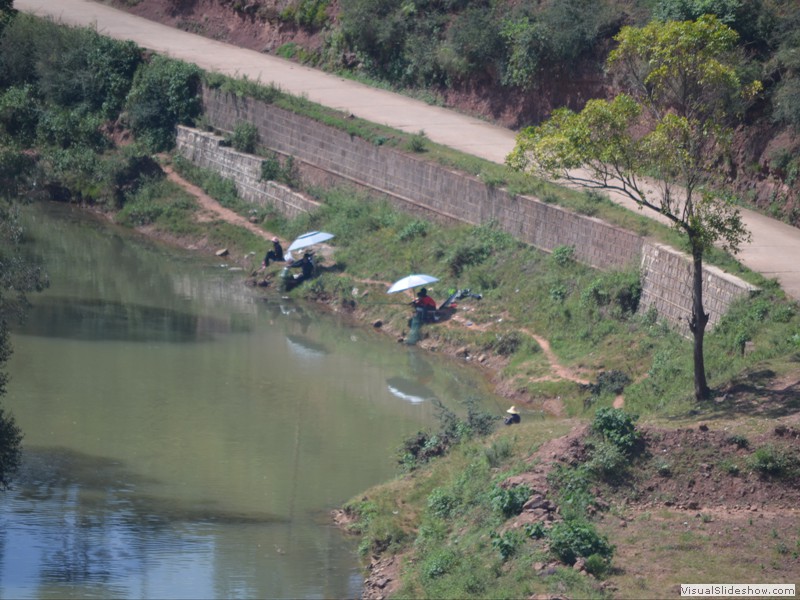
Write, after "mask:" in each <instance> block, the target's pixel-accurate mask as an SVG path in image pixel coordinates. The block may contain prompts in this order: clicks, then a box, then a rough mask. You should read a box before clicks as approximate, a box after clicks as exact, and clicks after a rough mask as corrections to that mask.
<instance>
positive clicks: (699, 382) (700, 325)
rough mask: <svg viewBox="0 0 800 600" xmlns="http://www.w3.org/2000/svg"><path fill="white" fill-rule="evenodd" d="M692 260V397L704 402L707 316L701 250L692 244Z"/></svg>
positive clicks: (708, 394) (706, 394)
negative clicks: (704, 302)
mask: <svg viewBox="0 0 800 600" xmlns="http://www.w3.org/2000/svg"><path fill="white" fill-rule="evenodd" d="M692 259H693V272H692V279H693V281H692V318H691V320H690V321H689V330H690V331H691V332H692V335H693V336H694V397H695V399H696V400H705V399H706V398H708V397H709V396H710V395H711V390H710V389H709V388H708V382H707V381H706V365H705V360H704V358H703V338H704V337H705V333H706V324H707V323H708V314H707V313H706V312H705V311H704V310H703V249H702V248H697V247H695V244H692Z"/></svg>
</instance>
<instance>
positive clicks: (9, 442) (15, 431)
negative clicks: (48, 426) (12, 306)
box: [0, 324, 22, 491]
mask: <svg viewBox="0 0 800 600" xmlns="http://www.w3.org/2000/svg"><path fill="white" fill-rule="evenodd" d="M4 333H5V329H2V324H0V334H4ZM6 347H7V346H6V345H5V344H2V345H0V348H2V349H5V348H6ZM0 363H2V361H0ZM3 377H4V376H3V374H2V373H0V394H2V393H3V392H4V390H3V383H4V382H3ZM21 462H22V431H21V430H20V428H19V427H17V423H16V421H15V420H14V417H13V416H11V415H10V414H6V413H5V411H4V410H3V409H2V408H0V491H3V490H6V489H8V486H9V485H10V484H11V479H12V477H13V476H14V474H15V473H16V472H17V470H18V469H19V466H20V463H21Z"/></svg>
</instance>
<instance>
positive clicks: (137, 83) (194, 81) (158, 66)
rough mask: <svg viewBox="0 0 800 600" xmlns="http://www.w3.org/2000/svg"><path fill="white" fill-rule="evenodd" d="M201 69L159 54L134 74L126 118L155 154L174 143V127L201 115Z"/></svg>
mask: <svg viewBox="0 0 800 600" xmlns="http://www.w3.org/2000/svg"><path fill="white" fill-rule="evenodd" d="M199 83H200V70H199V69H198V68H197V67H196V66H194V65H190V64H188V63H184V62H181V61H177V60H172V59H169V58H166V57H164V56H161V55H156V56H155V57H153V59H152V61H151V62H150V63H149V64H145V65H142V66H141V67H140V68H139V69H138V70H137V72H136V76H135V77H134V80H133V86H132V88H131V92H130V94H129V96H128V103H127V107H128V116H129V119H130V124H131V129H132V130H133V132H134V134H135V135H136V136H138V137H139V138H141V140H142V141H143V142H144V143H145V144H146V145H147V146H148V147H149V149H150V150H151V151H154V152H158V151H162V150H168V149H170V148H171V147H172V146H173V145H174V143H175V140H174V133H175V126H176V125H178V124H191V123H192V121H193V119H194V118H195V117H197V116H198V115H199V114H200V97H199V95H198V89H199Z"/></svg>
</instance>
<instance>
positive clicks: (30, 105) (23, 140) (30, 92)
mask: <svg viewBox="0 0 800 600" xmlns="http://www.w3.org/2000/svg"><path fill="white" fill-rule="evenodd" d="M39 110H40V109H39V107H38V102H37V101H36V96H35V90H34V88H33V86H31V85H22V86H16V87H12V88H9V89H7V90H5V92H3V93H2V94H0V136H8V137H9V138H11V139H13V140H14V141H15V142H16V143H17V144H19V145H20V146H22V147H23V148H27V147H28V146H29V145H30V144H32V143H33V139H34V136H35V133H36V124H37V122H38V121H39Z"/></svg>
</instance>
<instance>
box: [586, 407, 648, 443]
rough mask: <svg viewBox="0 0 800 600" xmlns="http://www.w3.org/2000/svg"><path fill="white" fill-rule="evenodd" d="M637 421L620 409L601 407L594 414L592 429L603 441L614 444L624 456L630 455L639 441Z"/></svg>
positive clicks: (636, 417)
mask: <svg viewBox="0 0 800 600" xmlns="http://www.w3.org/2000/svg"><path fill="white" fill-rule="evenodd" d="M637 419H638V416H635V415H629V414H628V413H626V412H625V411H624V410H622V409H620V408H606V407H603V408H600V409H598V410H597V412H596V413H595V416H594V421H593V422H592V429H593V430H594V431H595V432H597V433H599V434H600V435H601V436H602V437H603V439H604V440H605V441H607V442H610V443H612V444H614V445H615V446H617V447H618V448H619V449H620V450H621V451H622V452H624V453H625V454H630V453H631V452H633V449H634V447H635V446H636V443H637V442H638V441H639V432H638V431H636V426H635V423H636V420H637Z"/></svg>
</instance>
